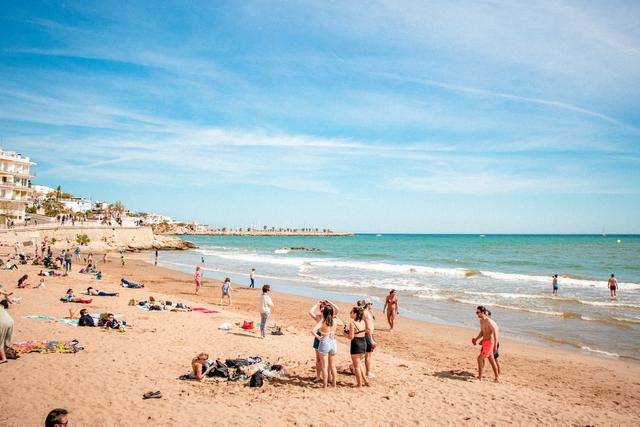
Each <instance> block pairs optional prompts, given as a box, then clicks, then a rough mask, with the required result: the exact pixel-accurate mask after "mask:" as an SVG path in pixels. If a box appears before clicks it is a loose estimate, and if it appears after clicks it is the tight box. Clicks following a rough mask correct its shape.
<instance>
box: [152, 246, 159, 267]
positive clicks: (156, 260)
mask: <svg viewBox="0 0 640 427" xmlns="http://www.w3.org/2000/svg"><path fill="white" fill-rule="evenodd" d="M153 265H154V266H156V267H157V266H158V250H157V249H156V258H155V260H154V261H153Z"/></svg>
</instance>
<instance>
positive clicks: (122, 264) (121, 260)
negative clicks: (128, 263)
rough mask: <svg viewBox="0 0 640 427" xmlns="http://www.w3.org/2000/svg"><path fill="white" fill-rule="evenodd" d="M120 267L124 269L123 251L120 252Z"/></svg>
mask: <svg viewBox="0 0 640 427" xmlns="http://www.w3.org/2000/svg"><path fill="white" fill-rule="evenodd" d="M120 265H121V266H122V267H123V268H124V251H120Z"/></svg>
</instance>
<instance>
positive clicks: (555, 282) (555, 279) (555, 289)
mask: <svg viewBox="0 0 640 427" xmlns="http://www.w3.org/2000/svg"><path fill="white" fill-rule="evenodd" d="M553 295H555V296H558V275H557V274H554V275H553Z"/></svg>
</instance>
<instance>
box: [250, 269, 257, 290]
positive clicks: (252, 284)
mask: <svg viewBox="0 0 640 427" xmlns="http://www.w3.org/2000/svg"><path fill="white" fill-rule="evenodd" d="M255 274H256V269H255V268H252V269H251V273H249V287H250V288H255V287H256V278H255Z"/></svg>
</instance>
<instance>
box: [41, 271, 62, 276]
mask: <svg viewBox="0 0 640 427" xmlns="http://www.w3.org/2000/svg"><path fill="white" fill-rule="evenodd" d="M38 276H45V277H47V276H55V277H60V276H62V274H60V273H56V272H55V271H53V270H49V271H46V272H45V271H42V270H40V273H38Z"/></svg>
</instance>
